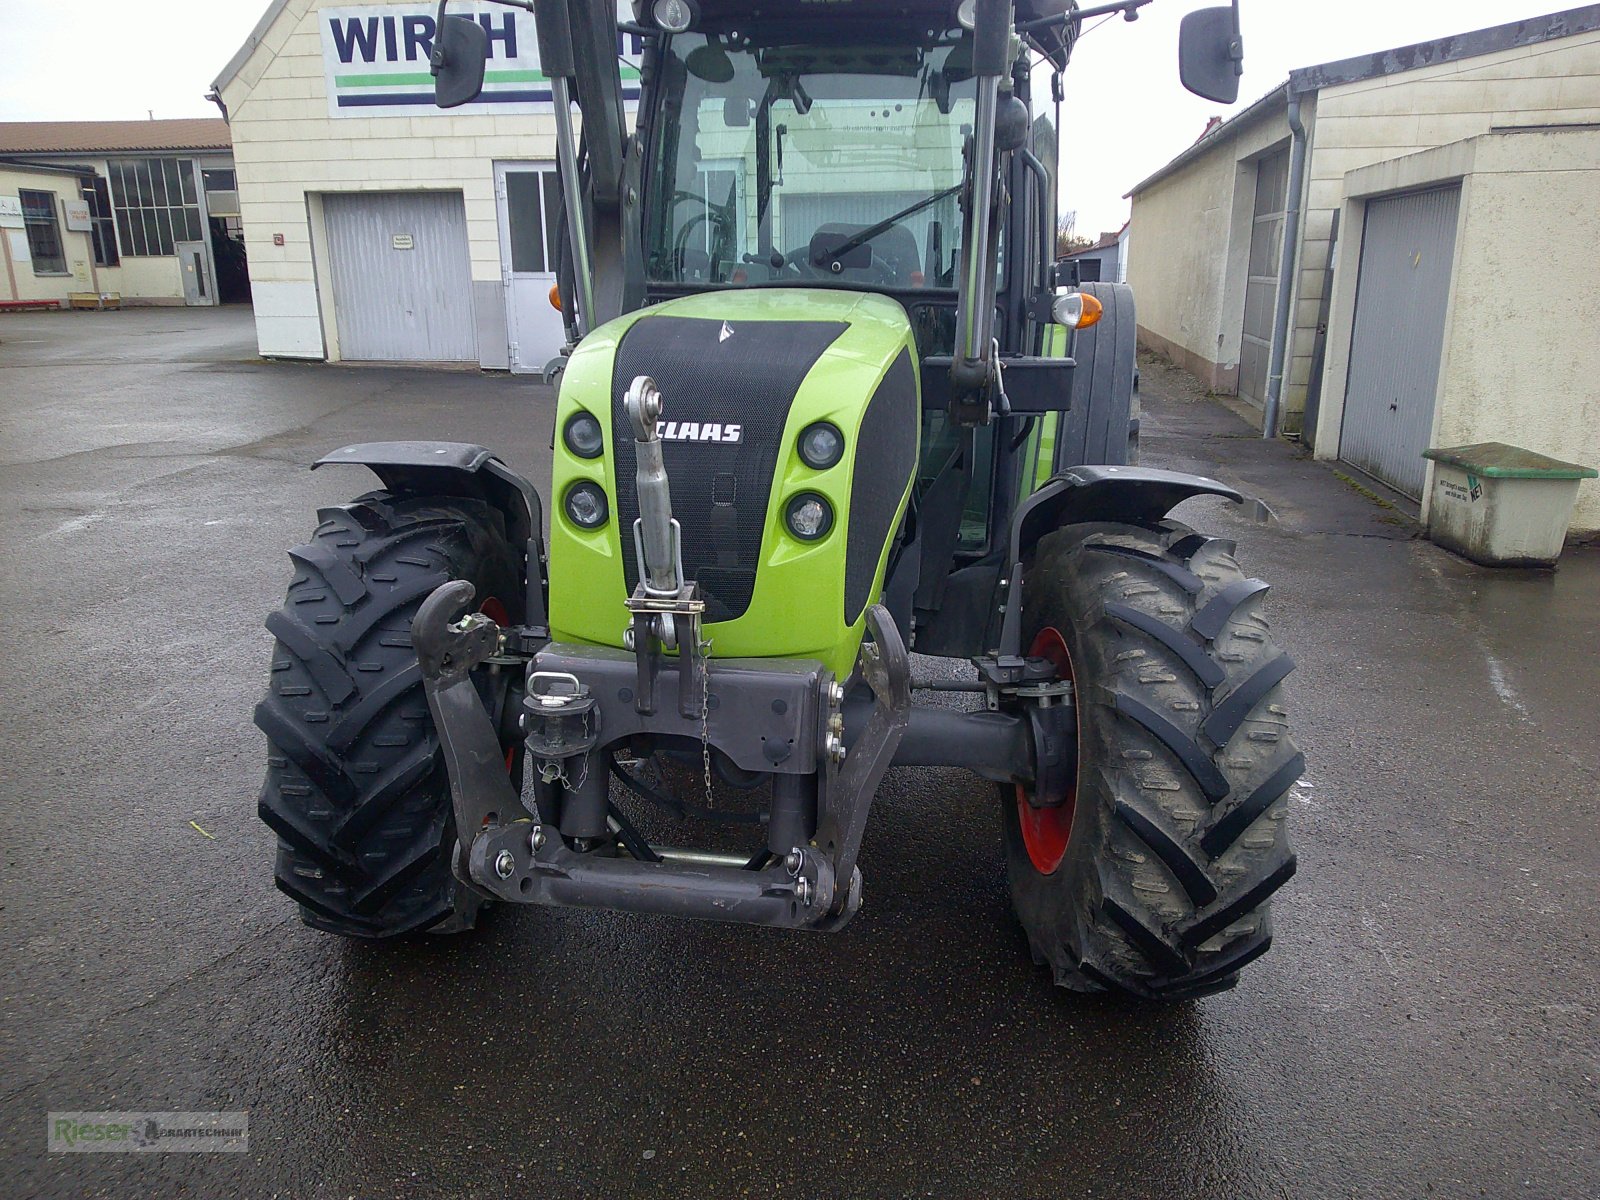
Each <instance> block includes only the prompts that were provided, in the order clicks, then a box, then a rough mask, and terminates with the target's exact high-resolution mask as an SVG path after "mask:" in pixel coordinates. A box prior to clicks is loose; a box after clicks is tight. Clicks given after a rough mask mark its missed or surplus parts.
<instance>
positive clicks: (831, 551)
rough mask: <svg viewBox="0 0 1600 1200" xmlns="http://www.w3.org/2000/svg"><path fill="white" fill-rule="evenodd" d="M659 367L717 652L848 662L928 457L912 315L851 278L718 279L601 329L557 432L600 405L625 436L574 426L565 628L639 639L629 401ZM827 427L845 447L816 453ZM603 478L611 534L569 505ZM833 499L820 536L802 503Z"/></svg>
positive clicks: (671, 458) (611, 638) (575, 368)
mask: <svg viewBox="0 0 1600 1200" xmlns="http://www.w3.org/2000/svg"><path fill="white" fill-rule="evenodd" d="M640 375H648V376H650V377H651V378H653V379H654V380H655V382H656V385H657V386H658V387H659V388H660V390H661V395H662V401H663V404H662V415H661V421H660V425H659V429H660V436H661V439H662V441H663V443H664V446H663V457H664V459H665V462H666V467H667V475H668V478H669V480H670V486H671V493H672V506H673V515H674V517H675V518H676V519H677V521H678V524H679V525H680V527H681V529H682V544H683V559H684V562H683V565H684V571H685V574H686V575H687V577H688V578H690V579H693V580H695V581H696V582H698V583H699V585H700V589H701V592H702V594H703V595H704V597H705V600H706V630H707V633H708V635H709V636H710V637H711V638H712V639H713V642H714V646H715V651H714V652H715V653H716V654H717V655H718V656H719V657H722V656H739V657H809V658H820V659H823V660H825V661H827V662H828V664H829V666H830V667H832V668H833V669H834V670H835V672H836V673H838V674H841V675H844V674H848V673H849V667H850V664H851V662H852V661H853V659H854V655H855V647H856V645H857V643H858V642H859V640H860V632H861V623H862V617H863V613H864V612H865V610H866V607H867V605H868V604H870V603H871V602H872V601H873V600H875V599H876V598H877V595H878V592H879V590H880V589H881V586H882V580H883V574H884V570H885V566H886V563H887V560H888V557H889V553H890V550H891V549H892V543H893V539H894V537H895V534H896V532H897V531H898V529H899V525H900V519H901V516H902V514H903V512H904V508H905V504H906V499H907V496H908V494H909V492H910V487H911V482H912V478H913V475H914V473H915V469H916V461H917V451H918V442H917V439H918V430H919V426H920V388H919V376H918V370H917V359H916V351H915V347H914V343H913V339H912V332H911V325H910V322H909V320H908V319H907V317H906V314H905V310H904V309H902V308H901V307H900V306H899V305H898V304H896V303H895V302H894V301H892V300H888V299H885V298H884V297H881V296H875V295H864V294H860V293H854V292H842V291H836V290H821V289H817V290H812V289H769V290H748V291H724V292H707V293H702V294H699V295H695V296H689V297H685V298H683V299H681V300H674V301H671V302H668V303H665V304H660V305H657V306H655V307H652V308H648V309H644V310H642V311H640V312H635V313H629V314H628V315H627V316H625V317H622V318H620V319H618V320H616V321H613V322H611V323H609V324H607V325H605V326H602V327H601V328H600V329H597V330H596V331H595V332H594V333H592V334H590V335H589V336H588V337H587V338H585V339H584V341H583V343H582V345H581V346H579V348H578V349H577V351H576V352H575V353H574V354H573V356H572V360H571V362H570V364H569V365H568V367H567V370H566V372H565V374H564V377H563V380H562V385H561V396H560V402H559V405H558V414H557V429H558V433H559V432H560V431H564V430H565V429H566V427H567V425H568V424H569V423H570V422H571V421H572V420H573V419H574V418H575V417H576V416H578V415H579V413H580V412H587V413H589V414H592V415H593V416H594V417H595V418H596V419H598V420H599V422H600V424H601V427H602V429H603V430H604V434H605V436H604V442H603V446H604V448H603V451H602V452H601V454H600V455H599V456H597V457H595V458H590V459H585V458H582V457H580V456H579V455H577V454H576V453H574V452H573V451H572V449H571V448H570V447H569V446H568V445H567V444H566V438H565V436H564V433H563V434H561V435H559V436H558V437H557V439H556V451H555V470H554V488H555V495H554V496H553V497H552V501H553V502H552V505H551V509H552V515H551V543H550V560H551V561H550V617H551V625H552V631H553V633H554V634H555V636H557V637H559V638H562V639H564V640H572V641H587V642H594V643H598V644H603V645H620V644H621V641H622V632H623V629H624V627H625V626H626V624H627V619H628V616H627V612H626V610H625V609H624V607H623V601H624V600H625V599H626V598H627V597H628V595H629V594H630V593H631V592H632V589H633V587H634V585H635V583H637V581H638V566H637V563H636V561H635V555H634V549H633V522H634V520H635V519H636V518H637V517H638V515H639V506H638V498H637V495H636V493H635V488H634V471H635V466H636V461H635V452H634V446H635V442H634V440H633V436H632V434H631V432H630V431H629V427H628V422H627V419H626V417H625V415H624V413H623V409H622V399H623V396H624V394H625V393H626V392H627V389H628V387H629V385H630V384H631V383H632V382H633V380H634V379H635V378H636V377H637V376H640ZM819 422H827V423H829V424H831V425H833V426H834V427H835V428H836V429H837V430H838V432H839V433H840V434H842V435H843V440H844V451H843V454H842V456H841V457H840V458H839V460H838V462H837V463H834V464H832V465H824V466H821V467H815V466H812V465H808V464H807V463H806V462H805V460H804V459H803V458H802V456H801V455H800V452H799V445H798V443H799V439H800V435H801V434H802V433H803V432H804V431H805V430H807V429H808V428H810V427H811V426H813V425H815V424H817V423H819ZM584 480H588V481H591V482H593V483H599V484H600V485H601V486H603V487H604V489H605V492H606V496H607V499H608V501H609V514H608V520H607V521H606V522H605V523H604V524H603V525H601V526H599V527H598V528H594V529H583V528H582V527H580V526H579V525H578V524H577V523H576V522H575V521H573V520H572V518H571V515H570V514H569V512H568V509H567V505H566V504H565V503H564V498H565V496H566V494H567V492H568V491H569V490H570V489H571V488H572V487H573V486H575V485H576V484H578V483H579V482H581V481H584ZM797 497H798V498H802V499H801V500H798V501H797ZM813 498H815V499H820V500H821V501H822V502H823V504H824V507H825V508H826V509H827V511H828V515H829V519H828V521H827V523H826V528H825V529H824V530H823V531H822V532H821V533H819V534H817V535H816V536H815V537H812V538H809V539H807V538H802V537H800V536H797V534H796V533H795V531H794V529H793V528H792V527H791V525H790V524H789V521H788V518H787V515H786V514H787V512H788V511H789V508H790V507H791V505H793V504H795V503H803V502H804V501H805V500H806V499H813Z"/></svg>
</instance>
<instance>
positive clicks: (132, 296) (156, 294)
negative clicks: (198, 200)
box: [0, 150, 230, 305]
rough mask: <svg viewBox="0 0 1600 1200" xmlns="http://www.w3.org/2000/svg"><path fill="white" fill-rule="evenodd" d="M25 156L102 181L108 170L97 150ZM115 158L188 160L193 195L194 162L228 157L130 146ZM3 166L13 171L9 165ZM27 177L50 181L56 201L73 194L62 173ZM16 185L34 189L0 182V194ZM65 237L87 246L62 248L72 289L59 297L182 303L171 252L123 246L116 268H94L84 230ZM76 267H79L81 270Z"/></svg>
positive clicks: (222, 161) (214, 162)
mask: <svg viewBox="0 0 1600 1200" xmlns="http://www.w3.org/2000/svg"><path fill="white" fill-rule="evenodd" d="M29 157H30V158H34V159H37V160H39V161H41V162H47V163H51V164H53V165H58V166H62V167H67V168H76V169H80V170H82V171H83V172H84V173H85V174H86V175H87V174H89V173H93V174H95V175H98V176H100V178H102V179H106V178H108V176H109V172H108V168H107V166H106V162H107V159H106V157H105V155H103V154H101V155H98V156H96V155H85V154H36V155H30V156H29ZM117 157H119V158H183V159H189V160H192V161H193V162H194V163H195V165H196V176H195V188H196V190H197V193H199V189H200V178H199V173H198V168H199V167H200V166H207V167H211V166H218V167H226V166H229V165H230V163H229V159H228V156H227V155H226V154H220V155H219V154H215V153H196V152H194V151H187V152H186V151H182V150H168V151H149V150H146V151H134V150H130V151H128V152H127V153H126V154H120V155H118V156H117ZM7 169H9V170H15V168H7ZM33 178H35V179H41V180H51V181H52V182H51V183H50V184H49V187H50V188H53V189H54V190H55V191H56V192H57V194H58V196H59V197H60V198H62V199H66V198H67V197H69V196H70V197H72V198H74V199H76V198H77V196H78V185H77V182H76V181H75V180H74V179H71V178H69V177H68V176H65V175H57V174H54V173H49V174H43V173H41V174H36V175H34V176H33ZM17 187H28V188H32V187H35V185H34V184H30V183H22V184H11V183H5V184H0V192H3V193H5V194H6V195H15V194H16V188H17ZM203 208H204V204H203V203H202V209H203ZM62 231H63V233H65V225H64V224H63V226H62ZM70 236H71V237H73V238H81V239H82V240H83V241H84V243H85V244H86V245H87V247H88V248H87V249H86V250H84V251H83V253H82V254H81V255H78V256H77V257H73V255H72V253H71V246H69V247H68V257H69V263H68V266H69V268H70V270H71V273H72V275H73V276H74V278H73V280H72V281H71V282H72V287H71V288H70V289H67V288H65V287H63V288H61V289H58V290H59V294H60V296H61V298H63V299H65V297H66V293H67V291H68V290H71V291H74V292H88V291H97V292H116V293H117V294H118V295H120V296H121V297H122V302H123V303H124V304H131V305H139V304H162V305H167V304H172V305H177V304H182V303H183V302H184V300H183V273H182V269H181V267H180V266H179V263H178V259H177V257H176V256H175V255H167V256H166V257H159V256H157V257H134V256H130V255H128V254H127V253H126V252H125V248H123V252H122V253H120V254H119V258H120V260H121V261H120V262H119V263H118V265H117V266H114V267H96V266H94V265H93V264H94V253H93V250H94V247H93V242H92V240H91V237H90V235H89V234H86V233H85V234H71V235H70ZM79 259H81V260H82V261H81V263H80V262H79ZM80 266H81V268H82V269H81V270H80ZM39 284H40V286H44V285H45V281H44V280H42V279H41V280H40V281H39ZM49 294H50V295H51V296H54V295H56V294H57V293H56V292H54V291H52V292H50V293H49ZM23 298H24V299H27V298H28V296H27V293H26V292H24V293H23Z"/></svg>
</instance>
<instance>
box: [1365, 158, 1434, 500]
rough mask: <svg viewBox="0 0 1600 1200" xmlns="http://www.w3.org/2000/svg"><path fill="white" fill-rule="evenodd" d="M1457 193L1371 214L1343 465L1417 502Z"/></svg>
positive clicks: (1419, 197) (1414, 197) (1421, 197)
mask: <svg viewBox="0 0 1600 1200" xmlns="http://www.w3.org/2000/svg"><path fill="white" fill-rule="evenodd" d="M1460 201H1461V189H1460V187H1459V186H1456V187H1448V188H1435V189H1432V190H1430V191H1426V192H1412V193H1409V194H1407V195H1404V196H1393V197H1390V198H1388V199H1384V200H1374V201H1372V202H1371V203H1369V204H1368V205H1367V219H1366V227H1365V233H1364V234H1363V236H1362V242H1361V270H1360V273H1359V274H1358V275H1357V277H1356V312H1355V322H1354V326H1353V329H1352V332H1351V339H1350V374H1349V383H1348V384H1347V386H1346V390H1345V401H1344V425H1343V429H1342V431H1341V433H1340V435H1339V457H1340V458H1342V459H1344V461H1345V462H1347V463H1349V464H1350V465H1351V466H1353V467H1357V468H1359V469H1360V470H1362V471H1365V472H1366V473H1367V474H1368V475H1371V476H1373V477H1374V478H1375V479H1379V480H1381V481H1383V482H1384V483H1387V484H1388V485H1389V486H1390V487H1392V488H1394V489H1395V490H1397V491H1399V492H1403V493H1404V494H1405V495H1407V496H1411V497H1414V498H1418V499H1420V498H1421V496H1422V485H1423V480H1424V479H1425V478H1426V476H1427V471H1426V467H1427V464H1426V463H1425V462H1424V461H1423V459H1422V452H1423V451H1424V450H1426V449H1427V448H1428V440H1429V438H1430V437H1432V436H1433V410H1434V400H1435V397H1436V394H1437V392H1438V390H1439V356H1440V353H1441V352H1442V350H1443V348H1444V321H1445V312H1446V309H1447V308H1448V307H1449V303H1450V274H1451V262H1452V259H1453V258H1454V255H1455V245H1456V213H1457V212H1458V210H1459V208H1460Z"/></svg>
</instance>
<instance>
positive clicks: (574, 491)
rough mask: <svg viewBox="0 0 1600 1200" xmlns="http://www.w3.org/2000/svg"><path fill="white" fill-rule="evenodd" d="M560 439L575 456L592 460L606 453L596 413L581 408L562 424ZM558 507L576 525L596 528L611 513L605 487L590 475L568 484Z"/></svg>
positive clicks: (604, 521)
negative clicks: (589, 477)
mask: <svg viewBox="0 0 1600 1200" xmlns="http://www.w3.org/2000/svg"><path fill="white" fill-rule="evenodd" d="M561 443H562V445H564V446H565V447H566V448H567V451H568V452H569V453H570V454H572V455H573V456H574V457H576V458H583V459H589V460H591V461H592V460H594V459H596V458H599V457H600V456H601V455H602V454H604V453H605V449H606V434H605V430H604V429H602V428H601V427H600V422H599V420H598V419H597V418H596V417H595V415H594V414H593V413H591V412H585V411H584V410H583V409H581V408H580V409H579V410H578V411H577V412H575V413H573V414H572V415H571V416H570V417H568V418H567V423H566V424H565V425H563V426H562V427H561ZM561 507H562V509H563V510H564V511H565V512H566V514H567V520H569V521H571V522H572V523H573V524H574V525H576V526H577V527H578V528H579V529H599V528H600V527H601V526H602V525H604V524H605V523H606V519H607V518H608V517H610V515H611V505H610V503H609V502H608V501H607V500H606V490H605V488H603V487H601V486H600V485H599V484H598V483H595V482H594V481H593V480H592V479H580V480H578V481H577V482H575V483H574V484H572V486H570V487H569V488H567V492H566V495H565V496H563V497H562V498H561Z"/></svg>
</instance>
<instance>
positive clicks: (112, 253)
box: [78, 175, 122, 267]
mask: <svg viewBox="0 0 1600 1200" xmlns="http://www.w3.org/2000/svg"><path fill="white" fill-rule="evenodd" d="M78 182H79V187H80V190H81V191H82V192H83V198H84V200H85V201H86V202H87V203H88V205H89V216H90V218H91V219H92V221H93V223H94V229H93V231H92V237H93V240H94V265H95V266H97V267H114V266H116V265H117V264H118V263H120V262H121V261H122V258H121V256H120V255H119V254H118V253H117V231H116V227H115V218H114V217H113V216H112V212H111V193H110V191H108V190H107V188H106V181H105V180H104V179H101V178H100V176H98V175H96V176H95V177H94V178H92V179H82V180H79V181H78Z"/></svg>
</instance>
